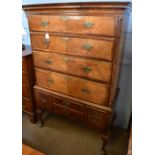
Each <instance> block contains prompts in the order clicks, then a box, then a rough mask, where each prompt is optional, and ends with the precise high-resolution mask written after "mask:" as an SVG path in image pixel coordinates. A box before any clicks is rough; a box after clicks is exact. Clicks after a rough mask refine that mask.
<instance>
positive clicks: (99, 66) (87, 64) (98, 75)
mask: <svg viewBox="0 0 155 155" xmlns="http://www.w3.org/2000/svg"><path fill="white" fill-rule="evenodd" d="M33 58H34V65H35V66H36V67H41V68H45V69H52V70H56V71H60V72H64V73H69V74H72V75H77V76H82V77H86V78H90V79H96V80H100V81H106V82H109V81H110V77H111V68H112V63H110V62H103V61H96V60H90V59H84V58H76V57H71V56H64V55H61V54H55V53H47V52H46V53H45V52H38V51H37V52H33Z"/></svg>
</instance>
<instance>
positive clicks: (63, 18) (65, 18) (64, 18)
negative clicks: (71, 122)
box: [61, 16, 69, 22]
mask: <svg viewBox="0 0 155 155" xmlns="http://www.w3.org/2000/svg"><path fill="white" fill-rule="evenodd" d="M61 19H62V20H63V21H65V22H66V21H68V20H69V17H68V16H62V17H61Z"/></svg>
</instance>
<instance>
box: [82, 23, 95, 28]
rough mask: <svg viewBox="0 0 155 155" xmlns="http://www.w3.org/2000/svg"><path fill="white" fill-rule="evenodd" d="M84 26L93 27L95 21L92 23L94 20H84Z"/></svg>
mask: <svg viewBox="0 0 155 155" xmlns="http://www.w3.org/2000/svg"><path fill="white" fill-rule="evenodd" d="M83 26H84V27H85V28H92V27H93V26H94V23H92V22H84V23H83Z"/></svg>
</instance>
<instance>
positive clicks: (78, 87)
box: [35, 69, 109, 106]
mask: <svg viewBox="0 0 155 155" xmlns="http://www.w3.org/2000/svg"><path fill="white" fill-rule="evenodd" d="M35 72H36V82H37V85H38V86H41V87H44V88H47V89H50V90H53V91H56V92H60V93H63V94H66V95H70V96H73V97H76V98H79V99H83V100H86V101H90V102H93V103H96V104H100V105H105V106H107V103H108V94H109V86H108V85H104V84H101V83H97V82H92V81H89V80H84V79H82V78H76V77H73V76H68V75H64V74H60V73H55V72H50V71H46V70H42V69H36V70H35Z"/></svg>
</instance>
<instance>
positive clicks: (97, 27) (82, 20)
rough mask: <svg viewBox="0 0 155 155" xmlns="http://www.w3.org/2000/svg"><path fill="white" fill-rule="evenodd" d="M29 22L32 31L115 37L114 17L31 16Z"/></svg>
mask: <svg viewBox="0 0 155 155" xmlns="http://www.w3.org/2000/svg"><path fill="white" fill-rule="evenodd" d="M28 20H29V27H30V30H31V31H49V32H65V33H77V34H97V35H105V36H114V35H115V25H116V17H114V16H59V15H30V16H28Z"/></svg>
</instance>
